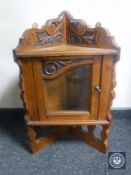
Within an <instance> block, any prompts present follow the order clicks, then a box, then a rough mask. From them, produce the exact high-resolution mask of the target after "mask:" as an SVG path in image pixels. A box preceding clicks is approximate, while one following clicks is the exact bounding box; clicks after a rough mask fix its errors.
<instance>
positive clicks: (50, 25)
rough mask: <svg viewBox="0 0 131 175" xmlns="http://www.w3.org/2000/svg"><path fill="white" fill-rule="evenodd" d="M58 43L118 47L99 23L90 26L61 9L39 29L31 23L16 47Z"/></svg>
mask: <svg viewBox="0 0 131 175" xmlns="http://www.w3.org/2000/svg"><path fill="white" fill-rule="evenodd" d="M58 44H73V45H80V46H88V47H98V48H110V49H112V48H113V49H117V50H118V49H119V47H118V46H117V45H116V43H115V41H114V38H113V37H111V36H110V34H109V32H108V31H107V30H106V29H104V28H102V27H101V24H100V23H99V24H96V26H95V28H91V27H89V26H88V25H87V24H86V23H85V22H84V21H83V20H80V19H74V18H73V17H72V16H71V15H70V14H69V12H67V11H63V12H62V13H61V14H60V15H59V16H58V18H56V19H50V20H48V21H47V22H46V23H45V25H44V26H42V27H41V28H40V29H39V28H37V25H35V26H34V25H33V28H31V29H28V30H26V31H25V32H24V33H23V35H22V38H21V39H20V42H19V45H18V47H17V49H18V50H23V49H24V48H25V47H26V48H27V47H28V48H38V47H46V46H53V45H58Z"/></svg>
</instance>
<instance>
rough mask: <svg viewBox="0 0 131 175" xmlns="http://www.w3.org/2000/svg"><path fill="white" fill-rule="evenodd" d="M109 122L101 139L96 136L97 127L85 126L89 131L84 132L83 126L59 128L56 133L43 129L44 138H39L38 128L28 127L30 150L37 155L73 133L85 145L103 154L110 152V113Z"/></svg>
mask: <svg viewBox="0 0 131 175" xmlns="http://www.w3.org/2000/svg"><path fill="white" fill-rule="evenodd" d="M107 120H108V121H109V124H108V125H107V124H106V125H101V126H102V130H101V133H100V139H98V138H96V137H95V136H94V130H95V128H96V125H95V124H94V125H84V127H85V128H87V131H86V132H85V131H83V130H82V128H81V126H59V128H58V129H57V130H56V131H52V132H49V130H48V129H47V128H48V127H46V126H44V127H41V126H40V127H41V130H42V136H39V131H37V130H36V126H31V125H27V134H28V138H29V141H30V144H29V148H30V150H31V152H32V153H36V152H37V151H39V150H41V149H42V148H44V147H46V146H48V145H49V144H52V143H53V142H54V141H55V140H57V139H58V138H60V137H62V136H63V135H64V134H65V133H67V132H70V133H73V134H74V135H75V136H76V137H79V138H80V139H82V140H83V141H84V142H85V143H87V144H89V145H90V146H92V147H94V148H95V149H97V150H99V151H100V152H102V153H106V152H108V149H109V144H108V137H109V134H110V126H111V123H112V116H111V113H108V116H107Z"/></svg>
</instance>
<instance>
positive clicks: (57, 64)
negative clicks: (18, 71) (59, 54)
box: [43, 59, 73, 75]
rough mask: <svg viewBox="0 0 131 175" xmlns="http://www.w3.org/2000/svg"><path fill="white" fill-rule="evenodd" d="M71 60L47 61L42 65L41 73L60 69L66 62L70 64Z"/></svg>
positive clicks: (49, 72) (50, 72)
mask: <svg viewBox="0 0 131 175" xmlns="http://www.w3.org/2000/svg"><path fill="white" fill-rule="evenodd" d="M72 61H73V60H72V59H69V60H55V61H47V62H45V63H44V66H43V74H44V75H52V74H54V73H55V72H56V71H58V70H59V69H62V68H63V67H64V66H66V65H67V64H70V63H71V62H72Z"/></svg>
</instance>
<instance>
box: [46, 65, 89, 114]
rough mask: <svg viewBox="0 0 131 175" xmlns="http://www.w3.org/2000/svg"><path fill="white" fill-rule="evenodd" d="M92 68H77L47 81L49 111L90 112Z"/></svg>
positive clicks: (86, 66)
mask: <svg viewBox="0 0 131 175" xmlns="http://www.w3.org/2000/svg"><path fill="white" fill-rule="evenodd" d="M90 74H91V66H90V65H84V66H77V67H75V68H74V69H72V70H71V71H67V72H66V73H64V74H63V75H61V76H59V77H57V78H55V79H50V80H45V85H46V91H47V111H48V112H62V111H75V110H77V111H90V100H91V97H90V94H91V93H90V89H91V76H90Z"/></svg>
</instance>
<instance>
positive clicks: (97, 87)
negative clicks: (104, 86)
mask: <svg viewBox="0 0 131 175" xmlns="http://www.w3.org/2000/svg"><path fill="white" fill-rule="evenodd" d="M95 90H96V91H97V92H99V93H100V92H101V88H100V86H99V85H97V86H96V87H95Z"/></svg>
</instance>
